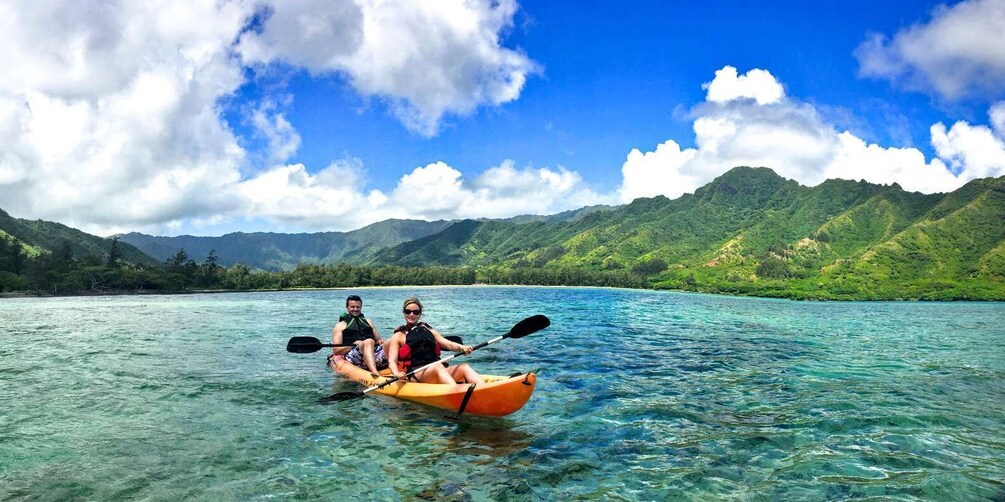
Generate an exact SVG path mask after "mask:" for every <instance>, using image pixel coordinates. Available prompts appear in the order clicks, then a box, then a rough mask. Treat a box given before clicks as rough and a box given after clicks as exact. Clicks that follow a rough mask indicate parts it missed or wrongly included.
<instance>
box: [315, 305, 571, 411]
mask: <svg viewBox="0 0 1005 502" xmlns="http://www.w3.org/2000/svg"><path fill="white" fill-rule="evenodd" d="M550 325H551V321H550V320H549V319H548V318H547V317H545V316H543V315H541V314H538V315H534V316H530V317H528V318H526V319H524V320H522V321H520V322H518V323H516V324H514V325H513V327H512V328H510V330H509V332H508V333H506V334H505V335H501V336H497V337H495V338H493V339H491V340H489V341H487V342H482V343H479V344H478V345H475V346H474V347H471V351H472V352H474V351H476V350H478V349H480V348H482V347H485V346H486V345H492V344H493V343H496V342H498V341H499V340H502V339H503V338H523V337H525V336H527V335H529V334H531V333H535V332H538V331H541V330H542V329H544V328H547V327H548V326H550ZM463 355H464V353H463V352H458V353H456V354H453V355H451V356H448V357H445V358H443V359H440V360H439V361H434V362H431V363H429V364H427V365H425V366H422V367H421V368H416V369H414V370H412V371H409V372H408V373H406V374H405V376H404V377H401V378H404V379H405V380H408V378H409V377H411V376H412V375H414V374H416V373H418V372H420V371H422V370H424V369H426V368H428V367H430V366H432V365H434V364H436V363H438V362H439V363H445V362H447V361H449V360H451V359H454V358H455V357H460V356H463ZM398 380H400V378H399V377H394V378H391V379H389V380H387V381H386V382H383V383H380V384H377V385H374V386H372V387H368V388H367V389H365V390H363V391H351V392H339V393H338V394H333V395H331V396H328V397H327V398H324V399H322V400H321V401H322V402H323V403H325V404H327V403H331V402H334V401H347V400H349V399H356V398H358V397H363V396H365V395H367V394H369V393H371V392H373V391H375V390H377V389H380V388H383V387H386V386H388V385H391V384H392V383H394V382H396V381H398Z"/></svg>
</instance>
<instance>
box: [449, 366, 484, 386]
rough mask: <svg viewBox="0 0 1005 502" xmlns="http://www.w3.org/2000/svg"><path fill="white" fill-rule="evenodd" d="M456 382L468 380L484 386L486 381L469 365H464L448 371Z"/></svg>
mask: <svg viewBox="0 0 1005 502" xmlns="http://www.w3.org/2000/svg"><path fill="white" fill-rule="evenodd" d="M447 371H448V372H449V373H450V376H451V377H452V378H453V379H454V381H455V382H459V381H461V380H467V381H468V382H471V383H476V384H483V383H485V379H484V378H482V376H481V375H479V374H478V372H477V371H475V369H474V368H472V367H471V366H470V365H468V363H462V364H459V365H457V366H454V367H453V368H450V369H448V370H447Z"/></svg>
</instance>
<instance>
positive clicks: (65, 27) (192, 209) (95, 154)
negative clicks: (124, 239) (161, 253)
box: [0, 1, 250, 231]
mask: <svg viewBox="0 0 1005 502" xmlns="http://www.w3.org/2000/svg"><path fill="white" fill-rule="evenodd" d="M249 14H250V12H249V11H247V10H246V9H245V8H244V6H243V5H242V4H240V3H233V4H220V5H217V4H216V2H211V1H207V2H202V3H199V2H192V3H186V4H185V5H182V4H177V3H173V2H163V3H162V4H159V3H157V2H125V3H116V2H59V1H55V2H29V1H23V2H22V1H12V2H4V3H3V4H2V6H0V47H4V50H3V51H0V67H2V68H5V69H6V70H5V71H2V72H0V131H3V134H2V135H0V152H2V156H0V200H2V201H3V207H4V208H5V209H7V210H9V211H12V212H14V213H15V214H26V215H29V216H31V217H40V218H48V219H55V220H58V221H62V222H66V223H68V224H71V225H77V226H80V227H83V228H86V229H90V230H97V229H101V230H104V231H118V230H126V229H130V227H132V226H133V225H146V224H155V223H161V222H167V221H172V220H176V219H180V218H185V217H193V216H195V217H198V216H202V215H207V214H208V213H209V212H215V211H227V210H228V208H232V207H234V206H235V204H236V201H235V200H233V197H232V196H230V195H228V190H227V187H228V185H229V184H230V183H233V182H234V181H235V180H236V179H237V178H238V173H237V166H238V165H239V164H240V162H241V160H242V157H243V151H242V150H241V148H240V147H239V146H238V145H237V142H236V141H235V138H234V136H233V135H232V134H231V132H230V130H229V128H228V127H227V125H226V124H225V123H223V122H222V121H221V120H220V118H219V116H218V113H217V110H216V104H215V103H216V101H217V100H218V99H219V97H220V96H223V95H226V94H228V93H231V92H233V91H234V90H235V89H236V88H237V87H238V86H239V85H240V84H241V82H242V76H241V69H240V67H239V66H237V65H235V64H234V63H233V62H232V60H231V58H228V57H227V54H226V48H227V46H228V44H230V43H231V42H232V41H233V40H234V39H235V37H236V36H237V35H238V33H239V32H240V29H241V27H242V25H243V24H244V20H245V19H246V17H247V16H248V15H249ZM14 69H16V70H14ZM221 193H222V195H221Z"/></svg>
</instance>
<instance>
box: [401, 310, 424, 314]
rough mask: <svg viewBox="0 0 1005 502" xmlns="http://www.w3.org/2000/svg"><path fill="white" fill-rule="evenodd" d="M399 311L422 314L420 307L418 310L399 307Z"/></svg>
mask: <svg viewBox="0 0 1005 502" xmlns="http://www.w3.org/2000/svg"><path fill="white" fill-rule="evenodd" d="M401 311H402V312H404V313H405V314H415V315H422V309H419V310H412V309H401Z"/></svg>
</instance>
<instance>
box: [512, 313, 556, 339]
mask: <svg viewBox="0 0 1005 502" xmlns="http://www.w3.org/2000/svg"><path fill="white" fill-rule="evenodd" d="M548 326H551V320H550V319H548V318H547V317H545V316H543V315H541V314H538V315H532V316H530V317H528V318H526V319H524V320H522V321H520V322H518V323H516V324H515V325H513V329H511V330H509V333H506V334H505V335H503V338H521V337H525V336H527V335H529V334H531V333H535V332H538V331H541V330H542V329H544V328H547V327H548Z"/></svg>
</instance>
